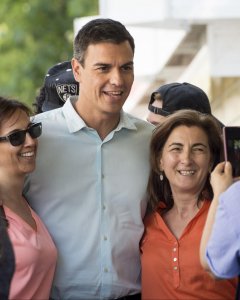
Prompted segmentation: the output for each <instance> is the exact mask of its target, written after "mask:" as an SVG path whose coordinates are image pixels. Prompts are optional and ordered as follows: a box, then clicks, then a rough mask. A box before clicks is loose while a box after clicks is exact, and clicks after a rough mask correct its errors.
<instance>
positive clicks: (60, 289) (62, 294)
mask: <svg viewBox="0 0 240 300" xmlns="http://www.w3.org/2000/svg"><path fill="white" fill-rule="evenodd" d="M71 101H75V99H73V98H72V99H71ZM71 101H70V100H68V101H67V102H66V103H65V105H64V106H63V107H62V108H59V109H55V110H52V111H48V112H45V113H43V114H40V115H37V116H35V117H34V122H35V121H36V122H40V121H41V122H42V124H43V134H42V136H41V137H40V139H39V148H38V154H37V167H36V170H35V171H34V172H33V173H32V174H30V175H29V177H28V178H27V181H26V185H25V195H26V197H27V199H28V201H29V203H30V204H31V206H32V207H33V208H34V210H35V211H36V212H37V213H38V214H39V215H40V217H41V218H42V220H43V221H44V222H45V224H46V225H47V227H48V229H49V231H50V233H51V235H52V237H53V240H54V241H55V243H56V246H57V248H58V251H59V257H58V264H57V270H56V276H55V279H54V284H53V289H52V297H53V298H54V299H64V300H67V299H71V300H74V299H84V300H90V299H91V300H92V299H114V298H119V297H122V296H126V295H130V294H136V293H139V292H140V291H141V288H140V257H139V241H140V239H141V237H142V233H143V229H144V227H143V222H142V219H143V217H144V214H145V210H146V186H147V181H148V175H149V142H150V138H151V134H152V130H153V128H154V127H153V126H152V125H150V124H148V123H147V122H145V121H143V120H140V119H137V118H135V117H133V116H131V115H129V114H126V113H124V112H123V111H122V112H121V118H120V122H119V125H118V126H117V128H116V129H114V130H113V131H112V132H111V133H110V134H109V135H108V136H107V137H106V138H105V139H104V140H103V141H102V140H101V138H100V137H99V136H98V133H97V132H96V131H95V130H94V129H92V128H89V127H87V126H86V124H85V123H84V121H83V120H82V119H81V118H80V117H79V115H78V114H77V113H76V111H75V110H74V107H73V105H72V103H71Z"/></svg>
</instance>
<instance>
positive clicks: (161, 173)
mask: <svg viewBox="0 0 240 300" xmlns="http://www.w3.org/2000/svg"><path fill="white" fill-rule="evenodd" d="M159 178H160V181H163V172H162V171H160V175H159Z"/></svg>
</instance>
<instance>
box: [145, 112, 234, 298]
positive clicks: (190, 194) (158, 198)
mask: <svg viewBox="0 0 240 300" xmlns="http://www.w3.org/2000/svg"><path fill="white" fill-rule="evenodd" d="M221 150H222V140H221V132H220V128H219V126H218V125H217V123H216V121H215V120H214V119H213V118H212V117H211V116H209V115H204V114H201V113H199V112H196V111H191V110H181V111H178V112H176V113H174V114H172V115H171V116H169V117H168V118H167V119H166V120H165V122H164V123H163V124H161V125H160V126H158V127H157V128H156V129H155V131H154V133H153V137H152V141H151V173H150V177H149V182H148V193H149V198H150V204H151V206H152V209H153V211H152V212H151V213H150V214H149V215H148V216H147V217H146V219H145V233H144V236H143V239H142V243H141V253H142V255H141V262H142V299H143V300H150V299H151V300H153V299H157V300H160V299H164V300H166V299H171V300H172V299H182V300H188V299H201V300H204V299H206V300H209V299H218V300H220V299H222V300H223V299H224V300H226V299H234V294H235V287H236V282H237V281H236V280H235V279H233V280H223V281H217V280H214V279H213V278H212V277H211V276H210V275H209V274H208V273H207V272H206V271H204V269H203V268H202V266H201V264H200V258H199V245H200V240H201V235H202V231H203V227H204V224H205V220H206V217H207V213H208V209H209V206H210V202H211V199H212V196H213V193H212V188H211V185H210V182H209V174H210V172H211V170H212V169H213V167H214V166H215V162H217V161H218V160H219V157H220V154H221Z"/></svg>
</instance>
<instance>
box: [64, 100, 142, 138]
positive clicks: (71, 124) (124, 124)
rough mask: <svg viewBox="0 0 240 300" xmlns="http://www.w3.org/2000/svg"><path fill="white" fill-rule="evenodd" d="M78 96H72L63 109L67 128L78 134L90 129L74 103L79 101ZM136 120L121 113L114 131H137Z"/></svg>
mask: <svg viewBox="0 0 240 300" xmlns="http://www.w3.org/2000/svg"><path fill="white" fill-rule="evenodd" d="M77 99H78V97H77V96H71V97H69V98H68V100H67V101H66V103H65V104H64V105H63V107H62V111H63V114H64V116H65V119H66V122H67V126H68V129H69V131H70V132H76V131H79V130H81V129H82V128H84V127H88V126H87V125H86V123H85V122H84V121H83V119H82V118H81V117H80V116H79V114H78V113H77V112H76V110H75V108H74V103H75V102H76V101H77ZM135 122H136V118H134V117H132V116H130V115H129V114H127V113H125V112H124V111H123V110H121V112H120V121H119V123H118V125H117V127H116V128H115V129H114V130H113V131H120V130H121V129H123V128H126V129H129V130H137V127H136V125H135Z"/></svg>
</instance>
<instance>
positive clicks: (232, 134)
mask: <svg viewBox="0 0 240 300" xmlns="http://www.w3.org/2000/svg"><path fill="white" fill-rule="evenodd" d="M223 144H224V158H225V161H230V163H231V165H232V169H233V177H239V176H240V127H239V126H225V127H223Z"/></svg>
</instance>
